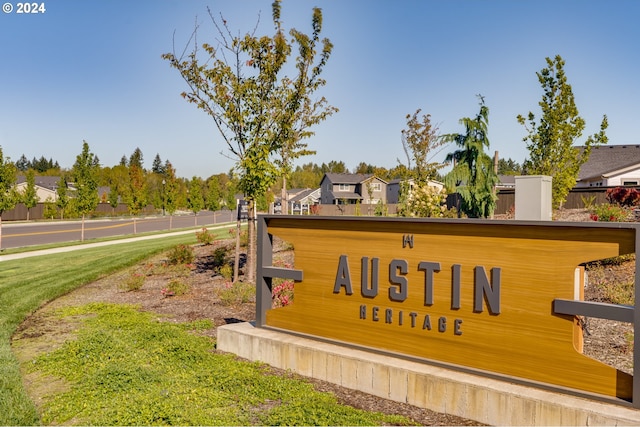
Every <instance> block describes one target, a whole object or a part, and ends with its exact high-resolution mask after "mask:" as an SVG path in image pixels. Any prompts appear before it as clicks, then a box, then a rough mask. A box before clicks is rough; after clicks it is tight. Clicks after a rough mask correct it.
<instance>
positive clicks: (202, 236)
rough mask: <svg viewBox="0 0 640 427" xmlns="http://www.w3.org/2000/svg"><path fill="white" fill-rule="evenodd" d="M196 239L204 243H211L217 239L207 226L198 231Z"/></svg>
mask: <svg viewBox="0 0 640 427" xmlns="http://www.w3.org/2000/svg"><path fill="white" fill-rule="evenodd" d="M196 240H197V241H198V243H200V244H202V245H205V246H206V245H211V244H213V242H214V241H215V237H214V235H213V234H211V233H209V230H207V228H206V227H202V230H201V231H196Z"/></svg>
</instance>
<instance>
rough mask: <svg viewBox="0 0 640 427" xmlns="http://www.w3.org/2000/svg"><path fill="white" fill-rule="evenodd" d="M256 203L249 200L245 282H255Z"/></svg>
mask: <svg viewBox="0 0 640 427" xmlns="http://www.w3.org/2000/svg"><path fill="white" fill-rule="evenodd" d="M255 214H256V205H255V201H254V200H249V221H248V224H247V230H248V237H249V242H248V248H247V263H246V265H245V273H244V277H245V282H248V283H255V282H256V223H255Z"/></svg>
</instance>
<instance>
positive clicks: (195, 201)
mask: <svg viewBox="0 0 640 427" xmlns="http://www.w3.org/2000/svg"><path fill="white" fill-rule="evenodd" d="M187 207H188V208H189V210H191V212H193V215H194V221H195V225H198V212H200V211H201V210H202V208H203V207H204V198H203V197H202V180H201V179H200V178H198V177H197V176H194V177H193V178H191V181H190V182H189V193H188V194H187Z"/></svg>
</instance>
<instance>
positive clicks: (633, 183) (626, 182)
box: [622, 181, 638, 185]
mask: <svg viewBox="0 0 640 427" xmlns="http://www.w3.org/2000/svg"><path fill="white" fill-rule="evenodd" d="M622 185H638V181H622Z"/></svg>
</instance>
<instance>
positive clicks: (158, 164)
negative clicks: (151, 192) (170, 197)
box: [151, 153, 164, 175]
mask: <svg viewBox="0 0 640 427" xmlns="http://www.w3.org/2000/svg"><path fill="white" fill-rule="evenodd" d="M151 172H153V173H156V174H158V175H164V166H163V165H162V159H160V154H157V153H156V157H154V159H153V164H152V165H151Z"/></svg>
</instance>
